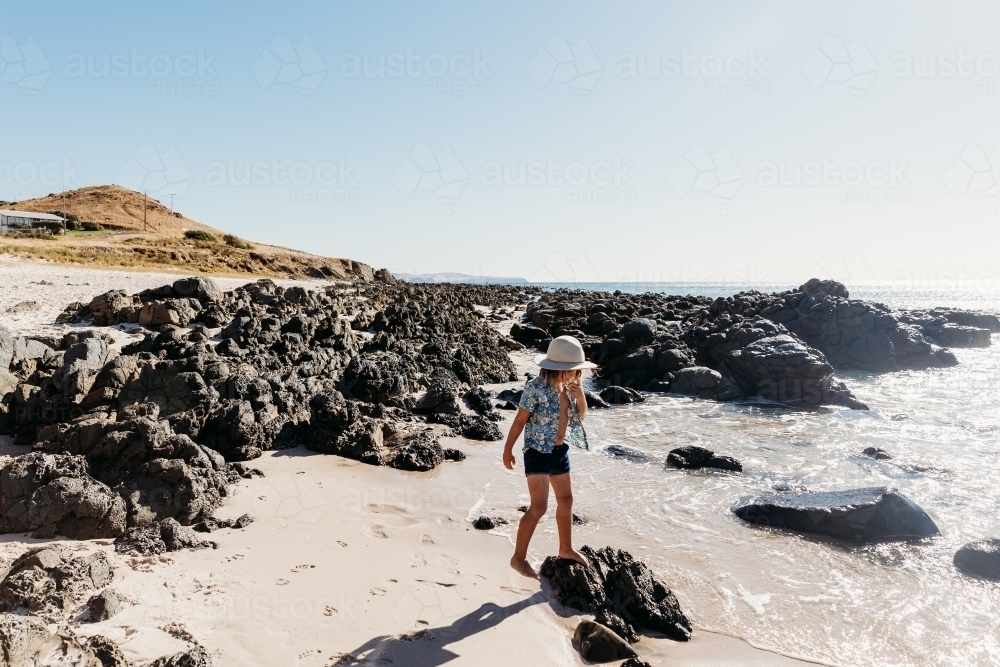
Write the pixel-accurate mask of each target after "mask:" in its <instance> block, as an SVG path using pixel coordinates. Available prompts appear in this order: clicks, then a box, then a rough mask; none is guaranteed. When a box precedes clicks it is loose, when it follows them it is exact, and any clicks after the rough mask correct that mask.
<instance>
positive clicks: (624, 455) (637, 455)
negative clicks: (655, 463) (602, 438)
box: [604, 445, 649, 463]
mask: <svg viewBox="0 0 1000 667" xmlns="http://www.w3.org/2000/svg"><path fill="white" fill-rule="evenodd" d="M604 453H605V454H607V455H608V456H613V457H615V458H617V459H625V460H627V461H632V462H633V463H646V462H647V461H649V456H647V455H646V454H645V452H641V451H639V450H638V449H632V448H631V447H625V446H623V445H608V446H607V447H605V448H604Z"/></svg>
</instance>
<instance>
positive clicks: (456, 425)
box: [427, 414, 503, 442]
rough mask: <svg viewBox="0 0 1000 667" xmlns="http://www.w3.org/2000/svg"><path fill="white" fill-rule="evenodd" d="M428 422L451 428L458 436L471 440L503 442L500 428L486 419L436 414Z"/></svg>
mask: <svg viewBox="0 0 1000 667" xmlns="http://www.w3.org/2000/svg"><path fill="white" fill-rule="evenodd" d="M427 421H428V422H431V423H433V424H445V425H447V426H450V427H451V428H452V429H453V430H454V431H455V433H456V434H458V435H461V436H462V437H463V438H468V439H469V440H485V441H487V442H493V441H496V440H503V433H501V432H500V427H499V426H497V425H496V424H495V423H493V422H492V421H490V420H489V419H487V418H486V417H480V416H478V415H477V416H475V417H473V416H470V415H444V414H434V415H431V416H430V417H428V419H427Z"/></svg>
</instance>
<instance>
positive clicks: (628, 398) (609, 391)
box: [588, 385, 646, 407]
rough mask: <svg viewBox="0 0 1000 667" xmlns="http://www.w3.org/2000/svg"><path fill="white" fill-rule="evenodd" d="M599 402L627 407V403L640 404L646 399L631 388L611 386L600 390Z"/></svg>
mask: <svg viewBox="0 0 1000 667" xmlns="http://www.w3.org/2000/svg"><path fill="white" fill-rule="evenodd" d="M601 400H602V401H604V402H605V403H607V404H609V405H627V404H629V403H642V402H644V401H645V400H646V399H645V397H644V396H643V395H642V394H640V393H639V392H637V391H636V390H635V389H632V388H631V387H617V386H614V385H612V386H610V387H605V388H604V389H602V390H601ZM588 407H589V406H588Z"/></svg>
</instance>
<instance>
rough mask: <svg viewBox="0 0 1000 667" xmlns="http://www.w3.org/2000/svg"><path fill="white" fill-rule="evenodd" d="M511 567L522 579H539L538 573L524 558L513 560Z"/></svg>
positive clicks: (511, 560)
mask: <svg viewBox="0 0 1000 667" xmlns="http://www.w3.org/2000/svg"><path fill="white" fill-rule="evenodd" d="M510 566H511V567H512V568H514V571H515V572H517V573H518V574H519V575H521V576H522V577H527V578H528V579H538V573H537V572H535V569H534V568H533V567H531V565H530V564H529V563H528V561H527V560H525V559H523V558H521V559H517V558H511V559H510Z"/></svg>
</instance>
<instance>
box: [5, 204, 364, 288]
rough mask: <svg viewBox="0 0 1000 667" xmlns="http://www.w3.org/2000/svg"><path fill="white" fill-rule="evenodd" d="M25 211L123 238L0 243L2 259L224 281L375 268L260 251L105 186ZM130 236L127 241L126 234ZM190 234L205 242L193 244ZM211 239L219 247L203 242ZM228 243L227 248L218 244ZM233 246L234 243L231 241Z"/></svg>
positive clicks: (338, 274) (93, 235) (88, 235)
mask: <svg viewBox="0 0 1000 667" xmlns="http://www.w3.org/2000/svg"><path fill="white" fill-rule="evenodd" d="M10 207H11V208H14V207H16V208H17V209H19V210H25V211H35V212H43V213H47V212H49V211H66V212H68V213H72V214H74V215H76V216H77V217H78V218H79V219H80V220H81V221H86V222H96V223H99V224H101V225H104V226H105V227H111V228H113V229H115V230H118V231H117V232H113V231H100V232H70V233H68V234H66V235H63V236H59V237H56V238H55V239H49V240H39V239H28V238H25V239H15V238H10V237H3V236H0V253H8V254H11V255H15V256H18V257H25V258H29V259H44V260H49V261H53V262H61V263H75V264H93V265H98V266H106V267H120V268H136V269H149V270H157V271H183V272H191V271H195V272H202V273H212V274H219V275H233V274H235V275H247V274H251V275H260V276H267V277H275V278H285V277H289V276H291V277H296V278H306V277H307V278H318V279H321V278H326V279H338V280H339V279H350V278H356V277H362V276H363V275H365V274H370V271H371V268H370V267H367V266H366V265H364V264H360V263H358V262H352V261H351V260H344V259H335V258H328V257H319V256H317V255H310V254H309V253H304V252H299V251H297V250H289V249H286V248H279V247H276V246H267V245H257V244H251V243H250V242H247V241H244V240H243V239H240V238H238V237H236V236H233V235H231V234H226V233H224V232H221V231H219V230H217V229H214V228H212V227H209V226H208V225H204V224H202V223H200V222H197V221H195V220H191V219H190V218H186V217H183V216H180V215H179V214H172V213H171V211H170V209H169V208H167V207H166V206H163V205H162V204H161V203H160V202H158V201H156V200H155V199H151V198H150V199H147V200H146V224H147V228H148V231H146V232H144V231H143V196H142V193H140V192H135V191H132V190H128V189H127V188H123V187H120V186H117V185H99V186H92V187H86V188H80V189H79V190H73V191H70V192H66V193H63V194H62V195H51V196H48V197H40V198H38V199H30V200H26V201H22V202H16V203H13V204H10ZM123 232H124V233H123ZM185 232H194V234H192V235H193V236H195V237H198V238H194V239H192V238H187V237H186V236H185ZM205 235H211V237H214V238H215V239H216V242H209V241H205V240H202V239H203V238H207V237H206V236H205ZM220 238H222V239H225V240H226V241H225V243H219V242H217V240H218V239H220ZM229 239H233V241H229Z"/></svg>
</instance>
